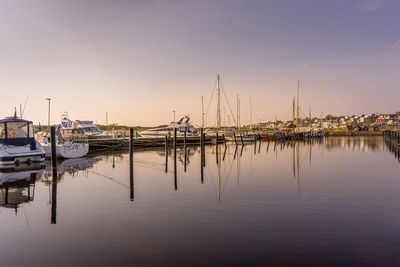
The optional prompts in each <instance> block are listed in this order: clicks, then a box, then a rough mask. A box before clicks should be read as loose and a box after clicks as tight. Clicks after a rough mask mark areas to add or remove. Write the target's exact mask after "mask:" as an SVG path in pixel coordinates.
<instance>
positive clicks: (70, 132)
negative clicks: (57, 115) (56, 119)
mask: <svg viewBox="0 0 400 267" xmlns="http://www.w3.org/2000/svg"><path fill="white" fill-rule="evenodd" d="M57 131H59V132H60V133H61V135H62V136H63V137H64V138H73V137H79V138H82V137H87V138H90V139H93V138H112V137H117V136H116V135H115V134H113V133H107V132H103V131H102V130H101V129H100V128H99V127H98V126H97V125H94V124H93V121H83V120H75V121H72V120H70V119H69V115H68V112H64V113H63V114H62V115H61V124H60V125H58V127H57Z"/></svg>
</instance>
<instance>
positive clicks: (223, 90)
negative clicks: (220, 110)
mask: <svg viewBox="0 0 400 267" xmlns="http://www.w3.org/2000/svg"><path fill="white" fill-rule="evenodd" d="M219 82H220V84H221V88H222V92H223V93H224V96H225V100H226V103H227V104H228V107H229V111H230V112H231V115H232V119H233V121H234V122H235V125H236V120H235V116H234V115H233V112H232V109H231V105H230V104H229V101H228V98H227V97H226V93H225V89H224V86H223V85H222V81H221V80H220V81H219Z"/></svg>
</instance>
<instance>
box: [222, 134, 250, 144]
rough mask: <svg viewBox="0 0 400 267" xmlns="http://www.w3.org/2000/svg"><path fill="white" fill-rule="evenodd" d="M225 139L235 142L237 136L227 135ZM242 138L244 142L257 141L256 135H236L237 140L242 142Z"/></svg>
mask: <svg viewBox="0 0 400 267" xmlns="http://www.w3.org/2000/svg"><path fill="white" fill-rule="evenodd" d="M225 139H226V141H230V142H235V137H233V136H228V137H225ZM242 140H243V143H251V142H254V141H255V139H254V136H242V137H240V136H236V142H238V143H241V142H242Z"/></svg>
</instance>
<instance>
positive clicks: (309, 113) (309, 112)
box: [308, 106, 311, 128]
mask: <svg viewBox="0 0 400 267" xmlns="http://www.w3.org/2000/svg"><path fill="white" fill-rule="evenodd" d="M308 115H309V117H310V121H309V124H310V128H311V106H310V110H309V111H308Z"/></svg>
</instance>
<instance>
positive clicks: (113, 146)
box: [74, 136, 225, 152]
mask: <svg viewBox="0 0 400 267" xmlns="http://www.w3.org/2000/svg"><path fill="white" fill-rule="evenodd" d="M200 139H201V138H200V136H195V137H186V144H187V145H192V144H196V145H200V142H201V140H200ZM74 141H75V142H78V143H79V142H85V143H88V144H89V150H90V151H91V152H93V151H102V150H119V149H129V142H130V139H129V137H126V138H123V137H121V138H89V139H79V138H78V139H74ZM216 141H217V139H216V137H215V136H206V137H205V138H204V142H205V144H215V143H216ZM167 142H168V146H172V145H173V138H171V137H170V138H168V139H167ZM223 142H225V139H224V138H223V137H222V136H219V137H218V143H223ZM184 143H185V138H184V137H177V138H176V144H177V145H178V146H183V145H184ZM133 145H134V147H135V148H144V147H164V146H165V137H159V138H147V137H146V138H143V137H137V138H133Z"/></svg>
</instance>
